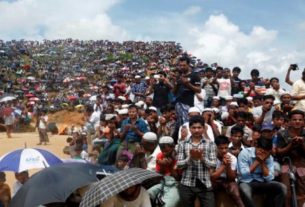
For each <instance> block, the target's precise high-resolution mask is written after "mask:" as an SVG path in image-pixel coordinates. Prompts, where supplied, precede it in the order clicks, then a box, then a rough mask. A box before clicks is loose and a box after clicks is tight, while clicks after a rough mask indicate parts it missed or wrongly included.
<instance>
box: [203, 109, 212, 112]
mask: <svg viewBox="0 0 305 207" xmlns="http://www.w3.org/2000/svg"><path fill="white" fill-rule="evenodd" d="M207 111H210V112H212V111H213V109H212V108H204V109H203V111H202V112H207Z"/></svg>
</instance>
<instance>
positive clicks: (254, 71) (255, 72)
mask: <svg viewBox="0 0 305 207" xmlns="http://www.w3.org/2000/svg"><path fill="white" fill-rule="evenodd" d="M250 75H251V76H257V77H258V76H259V71H258V70H257V69H253V70H251V72H250Z"/></svg>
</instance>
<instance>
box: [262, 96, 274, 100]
mask: <svg viewBox="0 0 305 207" xmlns="http://www.w3.org/2000/svg"><path fill="white" fill-rule="evenodd" d="M267 99H272V100H273V101H274V100H275V98H274V96H273V95H271V94H269V95H264V96H263V100H264V101H265V100H267Z"/></svg>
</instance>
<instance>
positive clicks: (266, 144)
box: [256, 137, 272, 150]
mask: <svg viewBox="0 0 305 207" xmlns="http://www.w3.org/2000/svg"><path fill="white" fill-rule="evenodd" d="M256 144H257V147H259V148H262V149H264V150H272V139H267V138H265V137H260V138H259V139H258V140H257V143H256Z"/></svg>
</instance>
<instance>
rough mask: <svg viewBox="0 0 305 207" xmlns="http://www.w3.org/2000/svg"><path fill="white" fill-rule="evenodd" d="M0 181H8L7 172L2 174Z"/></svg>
mask: <svg viewBox="0 0 305 207" xmlns="http://www.w3.org/2000/svg"><path fill="white" fill-rule="evenodd" d="M0 180H1V181H6V175H5V172H0Z"/></svg>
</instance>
